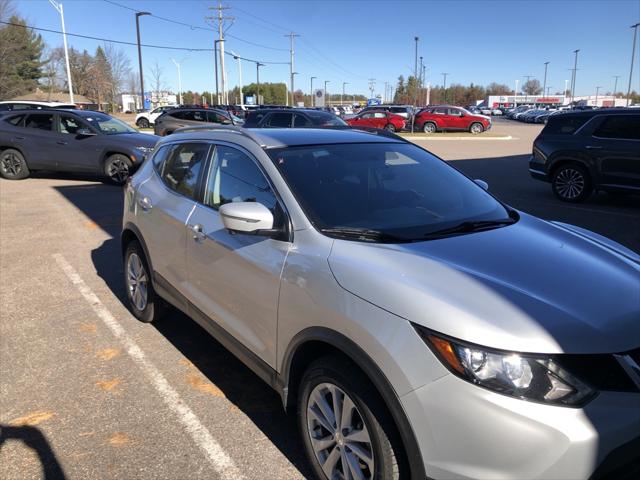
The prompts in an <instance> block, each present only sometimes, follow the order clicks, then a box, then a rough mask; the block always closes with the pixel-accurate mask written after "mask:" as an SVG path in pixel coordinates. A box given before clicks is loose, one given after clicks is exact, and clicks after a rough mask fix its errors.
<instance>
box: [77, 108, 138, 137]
mask: <svg viewBox="0 0 640 480" xmlns="http://www.w3.org/2000/svg"><path fill="white" fill-rule="evenodd" d="M83 118H84V120H86V121H87V122H89V124H90V125H91V126H92V127H93V128H95V129H96V130H98V131H99V132H101V133H104V134H106V135H118V134H120V133H136V132H137V130H136V129H135V128H131V127H130V126H129V125H127V124H126V123H124V122H123V121H121V120H118V119H117V118H113V117H110V116H109V115H105V114H104V113H91V114H87V115H83Z"/></svg>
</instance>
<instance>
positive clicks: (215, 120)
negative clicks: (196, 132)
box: [207, 112, 229, 123]
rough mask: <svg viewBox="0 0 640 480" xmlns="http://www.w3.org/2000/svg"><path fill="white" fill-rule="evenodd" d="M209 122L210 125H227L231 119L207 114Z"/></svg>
mask: <svg viewBox="0 0 640 480" xmlns="http://www.w3.org/2000/svg"><path fill="white" fill-rule="evenodd" d="M207 121H208V122H210V123H225V122H229V119H228V118H227V117H225V116H224V115H221V114H219V113H216V112H207Z"/></svg>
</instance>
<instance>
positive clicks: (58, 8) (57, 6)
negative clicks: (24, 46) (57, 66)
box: [49, 0, 150, 109]
mask: <svg viewBox="0 0 640 480" xmlns="http://www.w3.org/2000/svg"><path fill="white" fill-rule="evenodd" d="M49 3H50V4H51V6H52V7H53V8H55V9H56V11H57V12H58V13H59V14H60V22H61V23H62V43H63V44H64V59H65V63H66V64H67V84H68V85H69V101H70V102H71V103H76V102H75V101H74V98H73V84H72V83H71V68H70V67H69V49H68V48H67V30H66V29H65V26H64V9H63V8H62V4H61V3H59V2H56V1H55V0H49ZM140 15H150V14H149V13H147V12H137V13H136V28H137V31H138V55H140V27H139V26H138V17H139V16H140ZM140 86H141V87H142V60H140ZM142 102H144V94H143V95H142ZM143 107H144V105H143ZM99 108H100V106H99V105H98V109H99Z"/></svg>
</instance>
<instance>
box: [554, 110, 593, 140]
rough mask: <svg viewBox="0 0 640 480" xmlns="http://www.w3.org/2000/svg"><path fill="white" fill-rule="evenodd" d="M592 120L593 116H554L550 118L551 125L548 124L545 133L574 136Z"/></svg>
mask: <svg viewBox="0 0 640 480" xmlns="http://www.w3.org/2000/svg"><path fill="white" fill-rule="evenodd" d="M554 117H555V118H554ZM590 118H591V115H589V116H587V115H571V114H560V115H557V116H556V115H554V116H553V117H549V123H547V126H546V127H544V130H543V131H544V133H548V134H551V135H572V134H573V133H575V132H576V131H577V130H578V129H579V128H580V127H582V126H583V125H584V124H585V123H587V120H589V119H590Z"/></svg>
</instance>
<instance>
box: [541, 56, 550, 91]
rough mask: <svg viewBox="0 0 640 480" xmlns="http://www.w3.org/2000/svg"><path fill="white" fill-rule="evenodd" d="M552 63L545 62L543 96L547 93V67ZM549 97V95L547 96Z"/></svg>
mask: <svg viewBox="0 0 640 480" xmlns="http://www.w3.org/2000/svg"><path fill="white" fill-rule="evenodd" d="M549 63H550V62H544V83H543V85H542V94H543V95H544V92H546V91H547V67H548V66H549ZM547 96H548V95H547Z"/></svg>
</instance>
